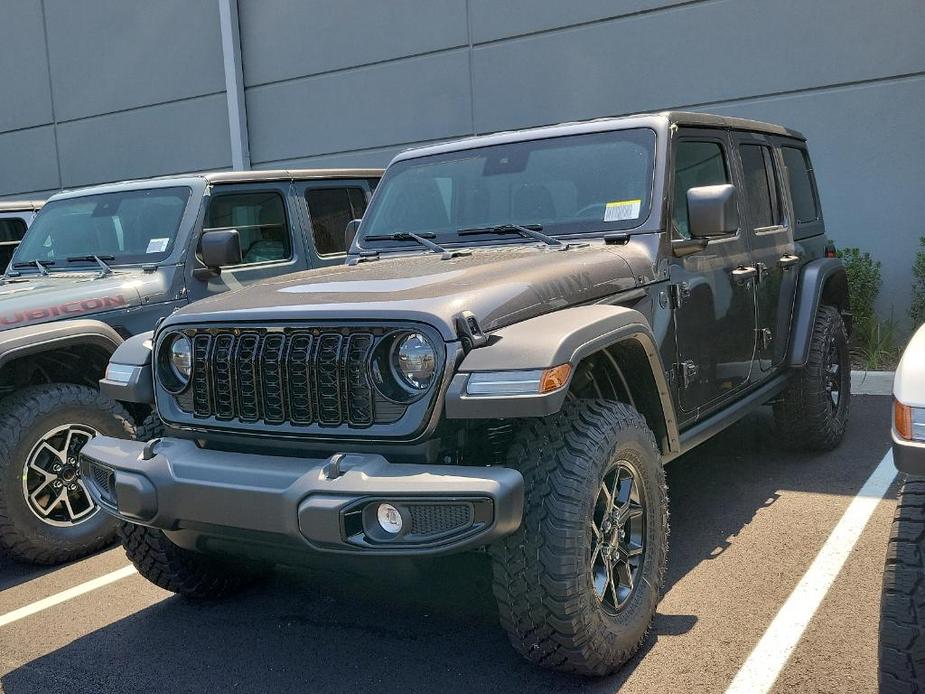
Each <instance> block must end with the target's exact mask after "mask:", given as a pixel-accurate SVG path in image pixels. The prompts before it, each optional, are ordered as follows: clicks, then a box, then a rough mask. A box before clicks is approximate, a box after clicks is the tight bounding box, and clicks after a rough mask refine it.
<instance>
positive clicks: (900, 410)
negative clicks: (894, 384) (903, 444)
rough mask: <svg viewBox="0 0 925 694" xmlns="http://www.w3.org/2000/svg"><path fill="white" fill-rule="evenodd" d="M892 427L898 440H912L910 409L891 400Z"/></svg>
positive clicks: (897, 401)
mask: <svg viewBox="0 0 925 694" xmlns="http://www.w3.org/2000/svg"><path fill="white" fill-rule="evenodd" d="M893 426H894V427H895V428H896V433H897V434H899V436H900V438H903V439H906V440H907V441H911V440H912V408H911V407H909V406H908V405H903V404H902V403H901V402H900V401H899V400H895V399H894V400H893Z"/></svg>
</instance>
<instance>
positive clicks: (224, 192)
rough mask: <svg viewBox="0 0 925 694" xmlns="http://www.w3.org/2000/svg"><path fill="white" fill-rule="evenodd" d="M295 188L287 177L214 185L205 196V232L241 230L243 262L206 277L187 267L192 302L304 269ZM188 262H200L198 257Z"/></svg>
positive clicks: (193, 263) (304, 263) (303, 253)
mask: <svg viewBox="0 0 925 694" xmlns="http://www.w3.org/2000/svg"><path fill="white" fill-rule="evenodd" d="M291 187H292V186H291V183H290V182H289V181H278V182H273V183H254V184H240V185H237V184H236V185H217V186H215V187H213V188H212V190H211V193H210V194H209V195H208V196H206V211H205V217H204V219H203V223H202V230H203V232H205V231H210V230H214V229H237V231H238V236H239V237H240V240H241V257H242V261H241V264H240V265H231V266H229V267H226V268H222V272H221V274H219V275H214V276H212V277H209V278H208V279H196V278H194V277H192V268H191V267H189V268H187V286H188V287H189V298H190V300H191V301H196V300H197V299H201V298H203V297H206V296H210V295H212V294H218V293H221V292H225V291H228V290H230V289H238V288H240V287H242V286H245V285H247V284H252V283H254V282H259V281H260V280H264V279H268V278H270V277H276V276H278V275H283V274H286V273H290V272H295V271H296V270H301V269H304V268H305V267H306V261H305V250H304V244H303V243H302V239H301V236H300V235H299V234H298V233H296V232H297V230H298V229H299V211H298V209H296V208H294V207H293V205H292V202H291V195H290V191H291ZM197 255H198V240H197ZM187 265H190V266H195V265H201V263H199V261H198V260H194V261H193V262H192V263H190V262H188V263H187Z"/></svg>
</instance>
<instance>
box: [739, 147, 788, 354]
mask: <svg viewBox="0 0 925 694" xmlns="http://www.w3.org/2000/svg"><path fill="white" fill-rule="evenodd" d="M735 140H736V149H737V152H738V155H739V165H740V167H741V177H742V182H743V185H742V188H743V190H742V199H743V200H744V201H745V203H746V209H747V213H746V214H747V217H746V223H745V225H744V226H745V227H746V233H747V235H748V239H749V243H750V244H751V255H752V258H751V262H750V265H752V266H753V267H755V268H756V269H757V271H758V274H757V277H756V298H757V304H758V330H757V334H756V336H757V343H758V344H757V348H758V349H757V357H758V363H759V364H760V365H761V370H762V371H764V372H767V371H770V370H771V369H773V368H774V367H776V366H779V365H780V364H781V363H782V362H783V360H784V357H785V356H786V354H787V336H788V333H789V325H790V316H791V312H792V309H793V298H794V293H795V290H796V278H797V275H798V270H799V262H800V259H799V258H798V257H797V255H796V246H795V244H794V240H793V223H792V220H793V213H792V210H791V209H790V204H789V196H788V195H787V193H786V189H785V187H784V185H785V184H784V177H783V175H782V161H781V154H780V151H779V149H778V148H777V147H775V146H774V144H773V143H772V142H771V141H770V140H769V139H768V138H767V137H765V136H764V135H761V134H757V133H736V135H735Z"/></svg>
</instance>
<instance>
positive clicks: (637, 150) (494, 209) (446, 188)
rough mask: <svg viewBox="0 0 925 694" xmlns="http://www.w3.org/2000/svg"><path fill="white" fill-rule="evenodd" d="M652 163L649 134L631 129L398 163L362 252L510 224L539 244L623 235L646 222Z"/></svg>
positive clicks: (382, 189) (376, 204)
mask: <svg viewBox="0 0 925 694" xmlns="http://www.w3.org/2000/svg"><path fill="white" fill-rule="evenodd" d="M654 158H655V133H654V132H653V131H652V130H649V129H647V128H638V129H632V130H617V131H610V132H602V133H591V134H581V135H570V136H567V137H558V138H550V139H546V140H532V141H527V142H514V143H510V144H503V145H493V146H490V147H481V148H478V149H468V150H463V151H458V152H450V153H447V154H438V155H434V156H430V157H422V158H420V159H408V160H404V161H400V162H397V163H395V164H393V165H392V166H390V167H389V169H388V171H387V172H386V174H385V177H384V178H383V179H382V182H381V183H380V184H379V190H378V192H377V194H376V196H375V197H374V199H373V202H372V205H371V207H370V209H369V211H368V212H367V213H366V216H365V219H364V223H363V236H364V237H367V236H369V237H372V236H378V237H380V240H377V241H372V240H370V241H365V240H364V242H363V246H365V247H370V246H375V245H379V244H383V243H384V244H385V245H386V246H389V245H393V246H394V245H396V243H397V245H401V246H407V245H408V243H407V241H401V240H398V241H397V242H393V241H390V240H384V239H382V237H383V236H389V235H391V234H396V233H399V234H400V233H408V232H412V233H416V234H421V233H428V234H433V236H429V238H434V239H435V240H436V241H437V242H438V243H447V242H453V241H462V240H463V239H464V238H468V237H469V235H464V236H463V237H460V236H459V234H458V232H460V231H463V230H471V229H483V228H484V229H488V230H490V229H491V228H492V227H498V226H503V225H511V224H516V225H521V226H528V225H531V226H534V228H536V229H542V231H543V233H544V234H548V235H557V234H574V233H583V232H593V231H605V230H606V231H610V230H615V229H631V228H633V227H636V226H639V225H640V224H641V223H642V222H643V221H644V220H645V219H646V217H647V216H648V213H649V208H650V206H651V200H650V197H651V193H652V180H653V162H654ZM470 234H471V232H470ZM515 236H517V234H516V233H515V234H512V240H513V239H514V237H515ZM475 238H476V239H479V238H483V237H480V236H479V235H478V234H476V235H475ZM484 238H488V237H487V236H486V237H484ZM521 238H522V235H521Z"/></svg>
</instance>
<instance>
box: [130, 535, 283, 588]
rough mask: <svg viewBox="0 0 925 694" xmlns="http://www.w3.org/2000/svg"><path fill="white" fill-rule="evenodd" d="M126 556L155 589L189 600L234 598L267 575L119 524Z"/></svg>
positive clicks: (162, 536)
mask: <svg viewBox="0 0 925 694" xmlns="http://www.w3.org/2000/svg"><path fill="white" fill-rule="evenodd" d="M119 538H120V539H121V540H122V546H123V547H124V548H125V554H126V555H127V556H128V558H129V560H130V561H131V562H132V563H133V564H134V565H135V568H136V569H138V573H140V574H141V575H142V576H144V577H145V578H146V579H148V580H149V581H151V583H153V584H154V585H156V586H159V587H161V588H163V589H164V590H169V591H171V592H172V593H177V594H179V595H184V596H186V597H188V598H198V599H217V598H223V597H226V596H228V595H233V594H234V593H237V592H239V591H241V590H243V589H244V588H246V587H247V586H249V585H251V584H252V583H254V582H255V581H256V580H257V579H259V578H260V577H262V576H264V575H265V574H266V570H265V569H258V568H255V567H250V566H244V565H239V564H233V563H231V562H225V561H221V560H219V559H215V558H213V557H210V556H207V555H205V554H199V553H198V552H190V551H189V550H186V549H183V548H182V547H178V546H177V545H175V544H174V543H172V542H171V541H170V540H169V539H168V538H167V536H166V535H165V534H164V533H163V531H161V530H157V529H155V528H147V527H144V526H141V525H135V524H134V523H120V524H119Z"/></svg>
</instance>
